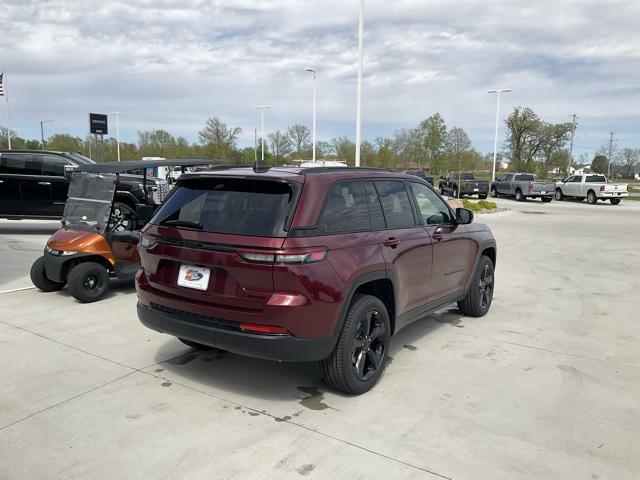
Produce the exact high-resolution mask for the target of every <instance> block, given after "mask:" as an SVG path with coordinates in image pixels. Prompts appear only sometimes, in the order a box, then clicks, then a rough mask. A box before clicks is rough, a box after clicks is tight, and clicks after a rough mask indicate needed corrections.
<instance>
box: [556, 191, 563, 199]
mask: <svg viewBox="0 0 640 480" xmlns="http://www.w3.org/2000/svg"><path fill="white" fill-rule="evenodd" d="M556 200H557V201H558V202H561V201H562V200H564V194H563V193H562V190H560V189H559V188H556Z"/></svg>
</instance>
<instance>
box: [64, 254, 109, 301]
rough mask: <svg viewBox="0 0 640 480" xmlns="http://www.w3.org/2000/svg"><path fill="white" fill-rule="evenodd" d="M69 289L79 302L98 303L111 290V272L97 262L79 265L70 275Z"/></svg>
mask: <svg viewBox="0 0 640 480" xmlns="http://www.w3.org/2000/svg"><path fill="white" fill-rule="evenodd" d="M67 287H68V289H69V292H71V295H73V296H74V298H75V299H76V300H78V301H79V302H82V303H91V302H95V301H98V300H100V299H101V298H102V297H103V296H104V294H105V293H107V290H109V272H108V271H107V269H106V268H104V267H103V266H102V265H100V264H99V263H96V262H83V263H79V264H78V265H76V266H75V267H73V269H72V270H71V273H69V278H68V280H67Z"/></svg>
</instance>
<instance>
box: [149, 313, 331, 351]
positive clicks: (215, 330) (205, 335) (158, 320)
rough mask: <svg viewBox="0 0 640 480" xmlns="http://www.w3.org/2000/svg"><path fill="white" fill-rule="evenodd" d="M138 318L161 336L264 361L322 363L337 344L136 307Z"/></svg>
mask: <svg viewBox="0 0 640 480" xmlns="http://www.w3.org/2000/svg"><path fill="white" fill-rule="evenodd" d="M138 318H139V319H140V321H141V322H142V324H143V325H145V326H146V327H149V328H151V329H152V330H156V331H158V332H161V333H168V334H170V335H173V336H176V337H180V338H185V339H187V340H191V341H193V342H197V343H201V344H203V345H208V346H211V347H215V348H220V349H222V350H228V351H230V352H233V353H237V354H240V355H246V356H249V357H257V358H263V359H267V360H281V361H286V362H310V361H316V360H322V359H324V358H327V357H328V356H329V355H330V354H331V352H332V351H333V349H334V347H335V344H336V337H323V338H309V339H306V338H305V339H301V338H297V337H294V336H293V335H262V334H253V333H246V332H242V331H240V330H236V329H233V328H226V327H224V326H218V324H224V323H225V321H216V319H213V318H209V317H204V316H194V315H191V314H189V313H187V312H183V313H180V312H179V311H173V312H171V311H163V310H159V309H156V308H153V307H147V306H145V305H142V304H140V303H138Z"/></svg>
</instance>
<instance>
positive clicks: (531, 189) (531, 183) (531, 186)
mask: <svg viewBox="0 0 640 480" xmlns="http://www.w3.org/2000/svg"><path fill="white" fill-rule="evenodd" d="M529 191H530V192H531V191H533V182H529Z"/></svg>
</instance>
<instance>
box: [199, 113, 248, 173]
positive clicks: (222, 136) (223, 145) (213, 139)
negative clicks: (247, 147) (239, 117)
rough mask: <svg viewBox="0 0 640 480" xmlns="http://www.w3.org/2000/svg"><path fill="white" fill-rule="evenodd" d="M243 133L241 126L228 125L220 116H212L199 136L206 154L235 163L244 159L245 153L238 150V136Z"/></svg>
mask: <svg viewBox="0 0 640 480" xmlns="http://www.w3.org/2000/svg"><path fill="white" fill-rule="evenodd" d="M241 133H242V129H241V128H240V127H227V125H226V124H225V123H224V122H222V120H220V119H219V118H218V117H211V118H209V119H208V120H207V123H206V124H205V126H204V128H203V129H202V130H200V132H198V138H199V140H200V143H201V144H202V146H203V153H204V154H205V155H207V156H209V157H212V158H219V159H222V160H225V161H226V162H230V163H235V162H240V161H242V160H243V155H242V154H241V153H240V152H238V151H237V150H236V143H237V141H238V136H239V135H240V134H241Z"/></svg>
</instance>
